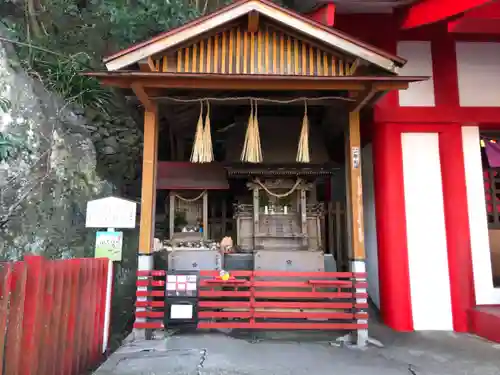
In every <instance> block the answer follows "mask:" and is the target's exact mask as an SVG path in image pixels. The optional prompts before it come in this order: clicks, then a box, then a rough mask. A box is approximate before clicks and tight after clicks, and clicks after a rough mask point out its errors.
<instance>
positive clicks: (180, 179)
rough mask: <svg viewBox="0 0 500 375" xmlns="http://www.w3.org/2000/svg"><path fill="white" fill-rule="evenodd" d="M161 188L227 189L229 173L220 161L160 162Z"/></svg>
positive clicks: (157, 173)
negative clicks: (204, 162) (202, 162)
mask: <svg viewBox="0 0 500 375" xmlns="http://www.w3.org/2000/svg"><path fill="white" fill-rule="evenodd" d="M156 176H157V177H156V180H157V182H156V188H157V189H159V190H162V189H165V190H227V189H229V184H228V182H227V173H226V171H225V169H224V168H223V166H222V165H220V164H219V163H216V162H213V163H207V164H196V163H189V162H171V161H161V162H158V166H157V172H156Z"/></svg>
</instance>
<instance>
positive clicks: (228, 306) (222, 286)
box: [134, 270, 368, 330]
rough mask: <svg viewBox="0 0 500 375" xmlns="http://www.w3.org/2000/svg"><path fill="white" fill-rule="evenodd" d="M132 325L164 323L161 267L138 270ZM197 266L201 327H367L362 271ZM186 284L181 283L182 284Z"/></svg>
mask: <svg viewBox="0 0 500 375" xmlns="http://www.w3.org/2000/svg"><path fill="white" fill-rule="evenodd" d="M137 276H138V280H137V293H136V295H137V302H136V306H137V310H136V314H135V316H136V322H135V324H134V327H135V328H143V329H161V328H165V327H164V318H163V317H164V314H165V311H166V310H167V309H166V302H165V278H166V277H167V273H166V272H165V271H159V270H156V271H138V272H137ZM218 276H219V272H218V271H200V274H199V277H200V280H199V285H198V288H199V289H198V311H197V316H198V324H197V327H198V328H199V329H269V330H280V329H283V330H300V329H302V330H365V329H368V311H367V310H368V302H367V299H368V294H367V292H366V288H367V282H366V277H367V275H366V273H353V272H280V271H232V272H231V276H233V277H234V279H232V280H227V281H224V280H220V278H218ZM183 285H184V286H185V284H183Z"/></svg>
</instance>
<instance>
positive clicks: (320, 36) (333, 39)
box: [104, 0, 406, 73]
mask: <svg viewBox="0 0 500 375" xmlns="http://www.w3.org/2000/svg"><path fill="white" fill-rule="evenodd" d="M251 12H257V13H259V14H261V15H262V16H264V17H267V18H269V19H271V20H272V21H274V22H277V23H279V24H282V25H284V26H285V27H288V28H290V29H293V30H295V31H296V32H298V33H300V34H302V35H304V36H306V37H308V38H310V39H315V40H317V41H318V42H320V43H323V44H325V45H327V46H329V47H332V48H334V49H337V50H339V51H341V52H343V53H346V54H349V55H353V56H356V57H359V58H360V59H362V60H364V61H367V62H368V63H371V64H374V65H376V66H378V67H379V68H382V69H384V70H386V71H388V72H391V73H396V72H397V68H398V67H401V66H403V65H404V64H405V63H406V60H404V59H403V58H401V57H398V56H395V55H392V54H389V53H387V52H385V51H383V50H381V49H379V48H376V47H374V46H371V45H369V44H366V43H364V42H362V41H360V40H357V39H355V38H352V37H351V36H349V35H347V34H344V33H342V32H340V31H338V30H335V29H331V28H329V27H327V26H325V25H322V24H320V23H318V22H315V21H313V20H311V19H309V18H307V17H304V16H302V15H300V14H298V13H296V12H293V11H290V10H288V9H285V8H282V7H280V6H278V5H276V4H274V3H272V2H270V1H268V0H240V1H236V2H234V3H232V4H231V5H228V6H226V7H224V8H221V9H220V10H219V11H217V12H214V13H212V14H209V15H207V16H204V17H201V18H198V19H196V20H193V21H192V22H189V23H187V24H185V25H183V26H181V27H178V28H175V29H172V30H169V31H167V32H165V33H162V34H160V35H158V36H156V37H154V38H151V39H149V40H147V41H145V42H142V43H139V44H136V45H134V46H132V47H130V48H128V49H125V50H122V51H120V52H118V53H116V54H114V55H111V56H109V57H107V58H105V59H104V63H105V64H106V68H107V69H108V70H110V71H116V70H120V69H123V68H126V67H128V66H130V65H132V64H135V63H138V62H139V61H141V60H143V59H145V58H148V57H150V56H152V55H155V54H158V53H159V52H162V51H164V50H166V49H169V48H172V47H175V46H178V45H180V44H182V43H185V42H187V41H189V40H190V39H193V38H196V37H199V36H200V35H202V34H205V33H208V32H210V31H211V30H213V29H215V28H218V27H220V26H222V25H224V24H227V23H228V22H231V21H233V20H236V19H237V18H239V17H242V16H245V15H247V14H249V13H251Z"/></svg>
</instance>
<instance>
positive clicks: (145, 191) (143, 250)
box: [139, 104, 158, 254]
mask: <svg viewBox="0 0 500 375" xmlns="http://www.w3.org/2000/svg"><path fill="white" fill-rule="evenodd" d="M157 160H158V108H157V106H156V104H152V105H150V106H148V107H147V108H145V110H144V148H143V161H142V189H141V226H140V229H139V254H150V253H151V252H152V250H153V236H154V223H155V217H154V216H155V205H156V164H157Z"/></svg>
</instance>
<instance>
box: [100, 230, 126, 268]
mask: <svg viewBox="0 0 500 375" xmlns="http://www.w3.org/2000/svg"><path fill="white" fill-rule="evenodd" d="M122 247H123V233H122V232H97V233H96V236H95V251H94V256H95V257H96V258H108V259H110V260H112V261H113V262H119V261H121V260H122Z"/></svg>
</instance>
